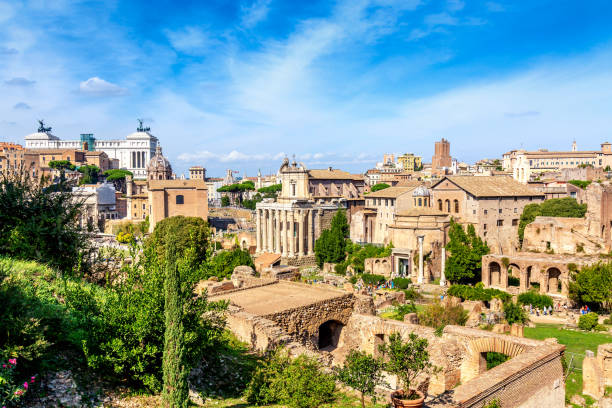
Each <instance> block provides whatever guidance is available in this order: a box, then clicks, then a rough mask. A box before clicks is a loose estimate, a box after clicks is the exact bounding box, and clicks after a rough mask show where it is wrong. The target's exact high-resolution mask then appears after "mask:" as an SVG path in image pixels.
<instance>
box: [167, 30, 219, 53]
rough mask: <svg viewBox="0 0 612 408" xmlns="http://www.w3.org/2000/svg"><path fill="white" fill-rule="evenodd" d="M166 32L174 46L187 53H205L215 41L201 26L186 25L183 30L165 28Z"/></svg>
mask: <svg viewBox="0 0 612 408" xmlns="http://www.w3.org/2000/svg"><path fill="white" fill-rule="evenodd" d="M164 32H165V34H166V37H168V41H170V44H171V45H172V47H173V48H174V49H175V50H177V51H179V52H183V53H186V54H193V55H201V54H204V53H205V52H207V51H208V50H209V48H210V46H211V45H213V44H214V43H215V41H214V40H212V39H211V38H210V37H209V36H208V34H207V33H205V32H204V31H203V30H202V29H201V28H199V27H185V28H183V29H181V30H176V31H172V30H165V31H164Z"/></svg>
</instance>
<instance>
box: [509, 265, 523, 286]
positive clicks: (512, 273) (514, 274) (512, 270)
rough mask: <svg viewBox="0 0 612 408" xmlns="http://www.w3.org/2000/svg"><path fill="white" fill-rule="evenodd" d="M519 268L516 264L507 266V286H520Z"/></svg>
mask: <svg viewBox="0 0 612 408" xmlns="http://www.w3.org/2000/svg"><path fill="white" fill-rule="evenodd" d="M520 284H521V268H520V267H519V266H518V265H517V264H510V265H508V286H520Z"/></svg>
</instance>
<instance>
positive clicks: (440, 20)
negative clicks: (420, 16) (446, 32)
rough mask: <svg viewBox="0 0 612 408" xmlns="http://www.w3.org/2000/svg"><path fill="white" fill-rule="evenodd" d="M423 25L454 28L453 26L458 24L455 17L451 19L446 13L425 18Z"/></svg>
mask: <svg viewBox="0 0 612 408" xmlns="http://www.w3.org/2000/svg"><path fill="white" fill-rule="evenodd" d="M425 24H427V25H429V26H440V25H450V26H454V25H457V24H459V20H458V19H457V18H456V17H453V16H451V15H450V14H448V13H438V14H430V15H428V16H426V17H425Z"/></svg>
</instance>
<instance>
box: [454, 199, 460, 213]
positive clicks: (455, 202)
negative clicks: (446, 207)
mask: <svg viewBox="0 0 612 408" xmlns="http://www.w3.org/2000/svg"><path fill="white" fill-rule="evenodd" d="M453 204H455V212H456V213H458V212H459V200H455V201H454V202H453Z"/></svg>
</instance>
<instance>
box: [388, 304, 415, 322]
mask: <svg viewBox="0 0 612 408" xmlns="http://www.w3.org/2000/svg"><path fill="white" fill-rule="evenodd" d="M394 306H395V310H394V311H393V315H392V316H391V318H392V319H394V320H399V321H404V316H406V315H407V314H408V313H416V311H417V308H416V306H415V304H414V303H412V302H410V303H406V304H403V305H400V304H395V305H394Z"/></svg>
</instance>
